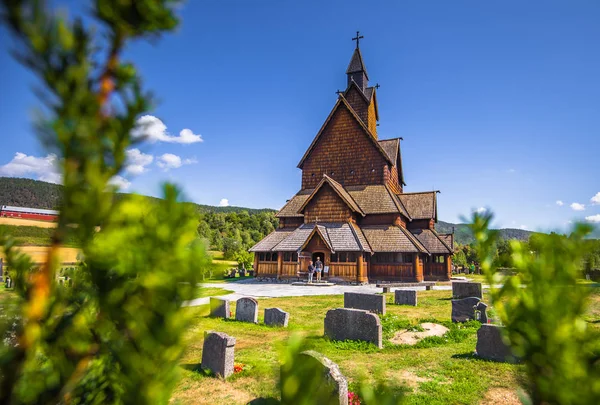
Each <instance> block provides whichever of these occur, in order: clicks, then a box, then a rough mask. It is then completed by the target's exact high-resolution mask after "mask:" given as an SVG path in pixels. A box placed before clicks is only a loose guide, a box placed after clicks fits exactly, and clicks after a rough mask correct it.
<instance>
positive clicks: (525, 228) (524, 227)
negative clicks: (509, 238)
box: [519, 225, 527, 231]
mask: <svg viewBox="0 0 600 405" xmlns="http://www.w3.org/2000/svg"><path fill="white" fill-rule="evenodd" d="M519 229H523V230H524V231H525V230H527V225H521V226H520V227H519Z"/></svg>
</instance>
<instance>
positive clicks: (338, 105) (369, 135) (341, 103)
mask: <svg viewBox="0 0 600 405" xmlns="http://www.w3.org/2000/svg"><path fill="white" fill-rule="evenodd" d="M341 107H345V108H346V109H347V110H348V112H350V115H351V116H352V117H353V118H354V119H355V120H356V122H358V124H359V125H360V127H361V129H362V130H363V131H364V134H365V135H366V136H367V138H368V139H369V140H370V141H371V143H372V144H373V145H374V146H375V149H377V150H378V151H379V153H381V156H383V158H384V159H385V161H386V162H388V163H389V164H391V165H392V166H393V165H394V164H395V162H392V161H391V160H390V157H389V156H388V155H387V153H385V151H384V150H383V148H382V147H381V145H380V144H379V142H377V139H376V138H375V137H374V136H373V134H372V133H371V131H369V128H367V126H366V125H365V123H364V122H363V120H361V119H360V117H359V116H358V115H356V112H355V111H354V109H352V107H351V106H350V104H348V102H347V101H346V99H345V98H344V96H343V95H341V94H340V96H339V97H338V100H337V102H336V103H335V105H334V106H333V109H332V110H331V112H330V113H329V115H328V116H327V119H326V120H325V123H324V124H323V126H322V127H321V129H320V130H319V132H318V133H317V136H315V139H313V141H312V143H311V144H310V146H309V147H308V149H307V150H306V153H304V156H302V159H301V160H300V163H298V168H299V169H302V166H303V165H304V161H306V159H308V157H309V156H310V154H311V152H312V151H313V149H314V148H315V146H316V145H317V142H318V141H319V139H320V137H321V134H322V133H323V131H325V128H327V125H328V124H329V122H330V121H331V119H332V118H333V116H334V115H335V112H336V111H337V109H338V108H341Z"/></svg>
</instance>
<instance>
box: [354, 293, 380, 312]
mask: <svg viewBox="0 0 600 405" xmlns="http://www.w3.org/2000/svg"><path fill="white" fill-rule="evenodd" d="M344 308H354V309H364V310H365V311H370V312H375V313H378V314H382V315H385V295H381V294H365V293H352V292H347V293H344Z"/></svg>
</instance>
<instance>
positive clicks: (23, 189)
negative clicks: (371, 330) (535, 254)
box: [0, 177, 533, 244]
mask: <svg viewBox="0 0 600 405" xmlns="http://www.w3.org/2000/svg"><path fill="white" fill-rule="evenodd" d="M61 187H62V186H61V185H60V184H52V183H46V182H43V181H38V180H31V179H21V178H12V177H0V205H14V206H19V207H30V208H43V209H53V208H57V207H58V205H59V199H60V195H61ZM148 198H154V197H148ZM190 204H194V205H195V206H196V207H197V209H198V212H221V213H229V212H240V211H248V213H250V214H257V213H261V212H275V211H276V210H273V209H270V208H262V209H256V208H244V207H231V206H229V207H215V206H212V205H203V204H195V203H190ZM436 230H437V231H438V232H440V233H452V232H453V231H454V239H455V241H456V242H457V243H460V244H469V243H471V242H473V241H474V238H473V234H472V233H471V230H470V229H469V227H468V225H467V224H452V223H450V222H444V221H439V222H438V223H437V224H436ZM532 233H533V232H531V231H524V230H522V229H500V236H501V237H502V238H504V239H518V240H528V239H529V236H531V234H532Z"/></svg>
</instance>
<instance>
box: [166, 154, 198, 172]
mask: <svg viewBox="0 0 600 405" xmlns="http://www.w3.org/2000/svg"><path fill="white" fill-rule="evenodd" d="M157 160H158V162H157V164H158V167H160V168H161V169H163V170H164V171H168V170H171V169H177V168H179V167H181V166H183V165H191V164H194V163H198V161H197V160H196V159H184V160H182V159H181V157H179V156H177V155H174V154H172V153H165V154H164V155H161V156H159V157H158V159H157Z"/></svg>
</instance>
